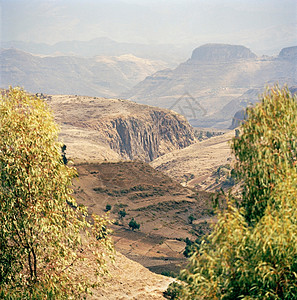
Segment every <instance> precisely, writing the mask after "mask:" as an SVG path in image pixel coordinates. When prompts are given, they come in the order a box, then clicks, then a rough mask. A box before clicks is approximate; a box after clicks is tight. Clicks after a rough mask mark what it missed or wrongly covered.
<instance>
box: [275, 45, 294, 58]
mask: <svg viewBox="0 0 297 300" xmlns="http://www.w3.org/2000/svg"><path fill="white" fill-rule="evenodd" d="M278 57H279V58H284V59H297V46H294V47H287V48H284V49H282V50H281V52H280V53H279V55H278Z"/></svg>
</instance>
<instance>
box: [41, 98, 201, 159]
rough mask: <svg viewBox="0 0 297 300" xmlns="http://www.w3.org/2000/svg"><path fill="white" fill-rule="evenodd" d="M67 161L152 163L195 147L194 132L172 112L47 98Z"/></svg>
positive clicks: (99, 101)
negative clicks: (71, 159)
mask: <svg viewBox="0 0 297 300" xmlns="http://www.w3.org/2000/svg"><path fill="white" fill-rule="evenodd" d="M46 99H47V101H48V103H49V105H50V107H51V108H52V109H53V111H54V115H55V119H56V121H57V123H58V124H59V125H60V126H61V134H60V138H61V140H62V141H63V142H64V143H65V144H66V146H67V154H68V155H69V156H71V157H72V158H79V159H85V160H86V161H90V160H107V161H118V160H120V159H131V160H135V159H140V160H142V161H147V162H148V161H151V160H153V159H155V158H157V157H159V156H160V155H163V154H166V153H168V152H171V151H173V150H176V149H182V148H184V147H187V146H189V145H191V144H193V143H195V142H196V138H195V133H194V130H193V128H192V127H191V126H190V125H189V123H188V122H187V121H186V120H185V118H184V117H182V116H181V115H179V114H177V113H174V112H172V111H169V110H166V109H161V108H158V107H152V106H148V105H140V104H136V103H133V102H131V101H128V100H120V99H106V98H98V97H82V96H67V95H66V96H65V95H54V96H46Z"/></svg>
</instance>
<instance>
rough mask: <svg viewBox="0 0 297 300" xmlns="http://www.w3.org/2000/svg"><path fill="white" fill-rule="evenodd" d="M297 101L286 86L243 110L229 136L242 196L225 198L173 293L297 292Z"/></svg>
mask: <svg viewBox="0 0 297 300" xmlns="http://www.w3.org/2000/svg"><path fill="white" fill-rule="evenodd" d="M296 112H297V106H296V100H294V98H293V97H292V96H291V95H290V94H289V92H288V90H287V89H286V88H284V89H282V90H279V89H278V88H277V87H275V88H273V89H271V90H270V91H269V92H267V93H266V94H265V95H264V96H263V99H262V102H261V103H259V104H258V105H256V106H255V107H254V108H253V109H249V110H248V116H249V119H248V120H247V121H246V122H245V123H244V124H243V125H242V126H241V129H240V130H241V135H239V136H238V137H236V138H235V139H234V140H233V145H232V148H233V151H234V154H235V156H236V158H237V160H238V161H237V166H236V171H237V173H238V175H239V176H241V179H242V180H243V182H244V190H243V195H242V197H243V202H242V206H241V207H239V208H238V207H237V205H235V204H234V203H233V200H232V199H228V201H227V208H226V209H225V211H221V212H219V215H218V222H217V224H216V225H215V227H214V230H213V232H212V233H211V234H210V235H209V236H208V237H207V238H205V239H204V240H203V241H202V243H201V245H200V248H199V249H196V250H195V251H193V254H192V256H191V257H190V259H189V264H188V266H187V268H186V269H185V270H183V271H182V272H181V274H180V279H181V280H182V281H183V284H182V285H178V286H177V287H174V286H170V288H169V289H168V291H169V292H170V294H171V295H174V293H175V295H174V297H173V298H171V299H230V300H231V299H296V295H297V235H296V232H297V207H296V205H297V204H296V198H297V168H296V139H297V132H296V130H297V117H296Z"/></svg>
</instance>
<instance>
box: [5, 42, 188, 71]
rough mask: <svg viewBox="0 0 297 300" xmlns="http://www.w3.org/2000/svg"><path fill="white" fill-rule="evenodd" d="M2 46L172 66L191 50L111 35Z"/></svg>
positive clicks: (14, 43) (42, 52) (15, 43)
mask: <svg viewBox="0 0 297 300" xmlns="http://www.w3.org/2000/svg"><path fill="white" fill-rule="evenodd" d="M1 47H2V48H7V49H8V48H15V49H19V50H22V51H25V52H29V53H33V54H40V55H55V54H59V55H77V56H84V57H93V56H98V55H104V56H120V55H125V54H132V55H134V56H137V57H141V58H146V59H151V60H162V61H165V62H167V63H169V64H171V66H176V65H177V64H178V63H180V62H181V61H183V60H184V59H185V58H186V57H187V55H188V53H189V51H190V49H188V47H186V46H184V47H177V46H174V45H170V44H151V45H148V44H137V43H120V42H116V41H113V40H111V39H109V38H105V37H101V38H96V39H93V40H90V41H63V42H58V43H56V44H54V45H48V44H45V43H34V42H22V41H9V42H2V44H1Z"/></svg>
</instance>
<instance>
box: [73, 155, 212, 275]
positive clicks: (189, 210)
mask: <svg viewBox="0 0 297 300" xmlns="http://www.w3.org/2000/svg"><path fill="white" fill-rule="evenodd" d="M75 166H76V168H77V170H78V175H79V177H78V178H77V179H76V180H75V181H74V191H75V192H74V196H75V198H76V199H77V201H78V203H80V204H83V205H85V206H87V207H88V208H89V213H90V214H91V213H96V214H98V215H102V214H103V213H104V212H105V211H106V210H105V209H106V206H107V205H109V207H110V210H109V214H110V218H111V219H112V220H115V222H114V225H113V226H112V229H113V231H114V232H113V240H114V243H115V248H116V249H117V250H118V251H119V252H121V253H122V254H124V255H125V256H127V257H128V258H130V259H133V260H135V261H137V262H139V263H141V264H142V265H143V266H145V267H147V268H149V269H150V270H152V271H155V272H157V273H161V272H162V271H175V272H176V271H177V270H178V269H179V265H180V264H185V263H186V259H185V257H184V256H183V251H184V248H185V246H186V244H185V241H184V240H185V239H186V238H187V237H188V238H190V239H191V240H195V239H196V238H197V237H198V236H201V235H202V234H204V233H207V232H209V230H210V224H211V223H212V222H213V221H214V220H215V217H214V211H213V206H212V202H211V197H212V194H210V193H207V192H203V191H201V192H199V193H196V191H195V190H192V189H188V188H185V187H183V186H181V185H180V184H179V183H177V182H176V181H174V180H172V179H171V178H170V177H168V176H166V175H165V174H163V173H162V172H160V171H156V170H155V169H153V168H152V167H150V166H149V165H148V164H146V163H143V162H140V161H133V162H116V163H110V162H103V163H97V162H92V163H90V162H86V163H75ZM123 210H124V211H125V212H126V215H125V216H124V217H122V218H121V217H120V215H119V212H120V211H123ZM190 216H192V218H193V220H194V221H193V222H190V221H189V220H190V219H189V217H190ZM132 218H134V219H135V220H136V222H137V223H139V224H140V229H139V230H134V231H133V230H131V229H129V225H128V224H129V221H130V220H131V219H132Z"/></svg>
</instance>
